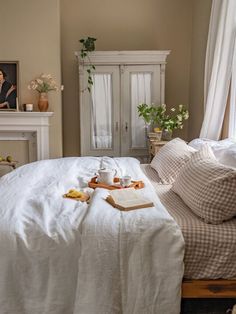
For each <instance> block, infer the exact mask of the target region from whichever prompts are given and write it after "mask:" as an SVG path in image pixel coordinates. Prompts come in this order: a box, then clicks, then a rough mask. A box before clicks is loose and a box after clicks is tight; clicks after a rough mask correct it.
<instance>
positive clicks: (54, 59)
mask: <svg viewBox="0 0 236 314" xmlns="http://www.w3.org/2000/svg"><path fill="white" fill-rule="evenodd" d="M0 8H1V27H0V38H1V48H0V60H1V61H10V60H14V61H15V60H19V66H20V77H19V80H20V82H19V84H20V96H21V97H20V103H21V104H22V103H27V102H30V103H34V104H35V107H37V98H38V97H37V96H38V95H37V92H33V91H29V90H28V89H27V85H28V83H29V81H30V80H31V79H33V78H34V77H36V76H38V75H39V74H41V73H42V72H44V73H50V74H52V75H53V76H54V77H55V78H56V81H57V82H58V83H60V82H61V71H60V3H59V0H50V1H48V0H40V1H38V0H20V1H16V0H7V1H5V0H0ZM49 111H54V116H53V118H52V119H51V128H50V156H51V157H52V158H54V157H59V156H61V155H62V123H61V121H62V116H61V92H51V93H49ZM16 151H17V148H16Z"/></svg>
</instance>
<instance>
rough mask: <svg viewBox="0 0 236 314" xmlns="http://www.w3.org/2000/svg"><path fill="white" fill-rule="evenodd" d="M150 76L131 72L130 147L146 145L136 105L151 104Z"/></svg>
mask: <svg viewBox="0 0 236 314" xmlns="http://www.w3.org/2000/svg"><path fill="white" fill-rule="evenodd" d="M235 1H236V0H235ZM151 78H152V77H151V73H132V74H131V123H132V128H131V130H132V135H131V138H132V142H131V143H132V145H131V146H132V148H145V147H146V145H147V144H146V143H147V140H146V134H145V123H144V121H143V119H141V118H140V117H139V116H138V110H137V106H138V105H139V104H140V103H145V104H148V105H149V104H151Z"/></svg>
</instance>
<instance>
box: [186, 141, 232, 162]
mask: <svg viewBox="0 0 236 314" xmlns="http://www.w3.org/2000/svg"><path fill="white" fill-rule="evenodd" d="M234 143H235V141H234V140H233V139H230V138H226V139H224V140H221V141H215V140H210V139H207V138H195V139H194V140H192V141H191V142H189V144H188V145H189V146H191V147H193V148H195V149H196V150H199V149H200V148H201V147H202V146H203V145H205V144H208V145H209V146H210V147H211V149H212V151H213V153H214V155H215V157H216V158H217V160H220V158H221V156H222V155H223V154H224V152H225V150H226V149H228V148H229V147H230V146H231V145H232V144H234Z"/></svg>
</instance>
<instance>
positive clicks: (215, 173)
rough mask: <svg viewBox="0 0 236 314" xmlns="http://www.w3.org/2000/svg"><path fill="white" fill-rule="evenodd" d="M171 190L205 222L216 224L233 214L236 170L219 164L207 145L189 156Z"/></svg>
mask: <svg viewBox="0 0 236 314" xmlns="http://www.w3.org/2000/svg"><path fill="white" fill-rule="evenodd" d="M172 189H173V191H174V192H175V193H177V194H178V195H179V196H180V197H181V198H182V200H183V201H184V202H185V204H186V205H188V206H189V208H190V209H191V210H192V211H193V212H194V213H195V214H196V215H198V216H199V217H201V218H202V219H204V220H205V221H206V222H208V223H212V224H218V223H221V222H223V221H225V220H228V219H231V218H232V217H233V216H235V215H236V169H232V168H229V167H226V166H224V165H222V164H220V163H219V162H218V161H217V160H216V158H215V156H214V154H213V152H212V149H211V148H210V147H209V146H208V145H204V146H203V147H202V148H201V149H200V150H199V151H197V152H196V153H194V154H193V155H192V158H191V159H190V160H189V162H187V163H186V164H185V166H184V167H183V168H182V169H181V171H180V173H179V176H178V177H177V178H176V180H175V183H174V184H173V187H172Z"/></svg>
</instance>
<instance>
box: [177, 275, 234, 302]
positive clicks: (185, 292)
mask: <svg viewBox="0 0 236 314" xmlns="http://www.w3.org/2000/svg"><path fill="white" fill-rule="evenodd" d="M182 298H184V299H188V298H232V299H234V298H235V299H236V278H235V279H230V280H227V279H218V280H188V279H184V280H183V283H182Z"/></svg>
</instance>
